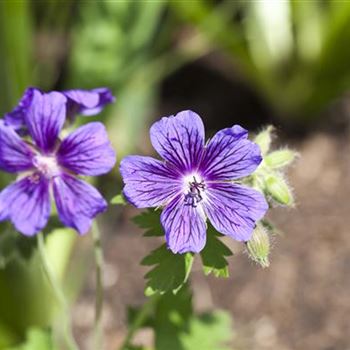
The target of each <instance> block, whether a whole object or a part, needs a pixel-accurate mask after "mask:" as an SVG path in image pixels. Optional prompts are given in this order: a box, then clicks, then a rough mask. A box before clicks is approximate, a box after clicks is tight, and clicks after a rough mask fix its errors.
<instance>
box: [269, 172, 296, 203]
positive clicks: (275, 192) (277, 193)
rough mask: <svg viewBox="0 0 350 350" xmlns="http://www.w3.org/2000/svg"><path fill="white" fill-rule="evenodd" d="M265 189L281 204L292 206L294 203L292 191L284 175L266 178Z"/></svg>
mask: <svg viewBox="0 0 350 350" xmlns="http://www.w3.org/2000/svg"><path fill="white" fill-rule="evenodd" d="M265 191H266V192H267V194H269V195H270V196H271V197H272V199H274V200H275V201H276V202H277V203H279V204H282V205H287V206H292V205H293V203H294V199H293V195H292V191H291V190H290V188H289V187H288V185H287V183H286V181H285V180H284V179H283V177H282V176H280V175H278V174H273V175H269V176H268V177H266V178H265Z"/></svg>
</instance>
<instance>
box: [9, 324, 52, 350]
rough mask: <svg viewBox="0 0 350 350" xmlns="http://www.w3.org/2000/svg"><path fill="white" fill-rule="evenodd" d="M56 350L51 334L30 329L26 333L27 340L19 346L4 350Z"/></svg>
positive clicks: (41, 330)
mask: <svg viewBox="0 0 350 350" xmlns="http://www.w3.org/2000/svg"><path fill="white" fill-rule="evenodd" d="M55 349H57V348H56V347H55V346H54V345H53V342H52V338H51V332H50V331H47V330H43V329H40V328H30V329H29V330H28V332H27V338H26V341H25V342H24V343H22V344H21V345H19V346H16V347H11V348H8V349H6V350H55Z"/></svg>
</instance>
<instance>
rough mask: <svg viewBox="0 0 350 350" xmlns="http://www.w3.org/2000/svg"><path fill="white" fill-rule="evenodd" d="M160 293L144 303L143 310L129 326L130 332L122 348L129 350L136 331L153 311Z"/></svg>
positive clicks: (122, 349)
mask: <svg viewBox="0 0 350 350" xmlns="http://www.w3.org/2000/svg"><path fill="white" fill-rule="evenodd" d="M159 297H160V294H155V295H154V296H152V297H151V298H150V299H149V300H148V301H147V302H146V303H145V304H143V305H142V308H141V310H140V311H139V312H138V314H137V315H136V317H135V319H134V321H133V323H132V324H131V325H130V326H129V329H128V333H127V334H126V336H125V339H124V341H123V344H122V345H121V347H120V350H127V349H128V347H129V346H130V342H131V340H132V338H133V336H134V334H135V332H136V331H137V330H138V329H139V328H140V327H141V326H142V324H143V323H144V322H145V320H146V319H147V317H148V316H149V314H150V313H151V311H152V309H153V306H154V304H155V303H156V302H157V300H158V299H159Z"/></svg>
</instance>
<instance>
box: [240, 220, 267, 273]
mask: <svg viewBox="0 0 350 350" xmlns="http://www.w3.org/2000/svg"><path fill="white" fill-rule="evenodd" d="M246 245H247V251H248V255H249V257H250V258H251V259H252V260H254V261H255V262H257V263H258V264H260V266H262V267H268V266H269V265H270V262H269V254H270V237H269V234H268V232H267V231H266V229H265V228H264V226H263V225H262V223H260V222H259V223H258V224H257V225H256V227H255V229H254V231H253V235H252V237H251V239H250V240H249V241H248V242H246Z"/></svg>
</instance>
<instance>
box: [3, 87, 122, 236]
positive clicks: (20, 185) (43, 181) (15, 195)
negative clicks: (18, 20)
mask: <svg viewBox="0 0 350 350" xmlns="http://www.w3.org/2000/svg"><path fill="white" fill-rule="evenodd" d="M27 91H28V90H27ZM66 105H67V98H66V97H65V96H64V95H63V94H61V93H58V92H51V93H48V94H42V93H41V92H39V91H38V90H36V89H33V90H32V97H31V104H30V107H29V108H28V110H27V112H26V113H25V114H24V123H25V126H26V128H27V130H28V133H29V135H30V136H31V138H32V141H28V140H23V139H21V138H20V136H19V135H18V134H17V133H16V132H15V130H14V129H13V128H12V127H11V126H7V125H6V124H5V123H4V122H1V123H0V169H2V170H4V171H7V172H9V173H18V174H19V175H18V178H17V181H15V182H14V183H12V184H10V185H9V186H8V187H6V188H5V189H4V190H3V191H2V192H1V193H0V220H11V221H12V223H13V224H14V226H15V227H16V229H17V230H18V231H20V232H21V233H23V234H24V235H28V236H31V235H34V234H35V233H37V232H39V231H40V230H42V229H43V228H44V227H45V225H46V224H47V221H48V219H49V216H50V211H51V200H50V194H51V193H52V194H53V197H54V199H55V202H56V207H57V211H58V215H59V217H60V219H61V221H62V222H63V223H64V224H65V225H66V226H68V227H72V228H74V229H76V230H77V231H78V232H79V233H80V234H84V233H86V232H87V231H88V230H89V227H90V225H91V221H92V219H93V218H94V217H95V216H96V215H97V214H99V213H101V212H103V211H104V210H105V209H106V208H107V203H106V201H105V200H104V199H103V198H102V196H101V194H100V193H99V192H98V191H97V190H96V189H95V188H94V187H93V186H91V185H89V184H88V183H86V182H84V181H82V180H80V179H79V178H78V177H77V174H80V175H92V176H95V175H101V174H104V173H107V172H108V171H110V170H111V169H112V168H113V166H114V164H115V161H116V159H115V153H114V151H113V149H112V147H111V144H110V142H109V140H108V136H107V133H106V130H105V128H104V126H103V125H102V124H101V123H98V122H93V123H89V124H86V125H84V126H81V127H80V128H78V129H76V130H75V131H74V132H72V133H71V134H70V135H69V136H67V137H66V138H65V139H63V141H61V140H60V139H59V133H60V131H61V129H62V126H63V124H64V122H65V118H66Z"/></svg>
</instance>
